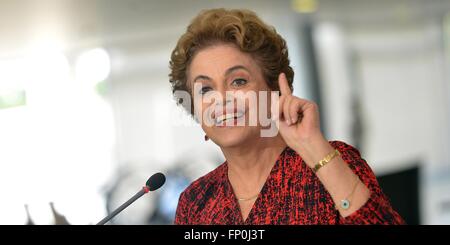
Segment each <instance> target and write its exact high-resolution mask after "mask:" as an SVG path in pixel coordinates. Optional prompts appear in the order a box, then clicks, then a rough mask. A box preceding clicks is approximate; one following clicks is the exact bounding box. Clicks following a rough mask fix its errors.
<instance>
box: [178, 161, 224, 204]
mask: <svg viewBox="0 0 450 245" xmlns="http://www.w3.org/2000/svg"><path fill="white" fill-rule="evenodd" d="M225 171H226V163H222V164H221V165H219V166H218V167H217V168H215V169H214V170H212V171H211V172H209V173H207V174H205V175H204V176H201V177H200V178H198V179H196V180H195V181H193V182H192V183H191V184H190V185H189V186H188V187H187V188H186V189H185V190H184V191H183V192H182V193H181V195H180V201H181V200H182V199H184V201H186V202H191V203H192V202H194V201H195V200H199V199H203V197H205V196H208V195H210V194H212V193H210V192H211V191H214V190H215V189H217V187H218V186H220V184H222V183H223V181H224V178H225V177H226V175H225V174H226V173H225Z"/></svg>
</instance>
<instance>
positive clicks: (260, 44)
mask: <svg viewBox="0 0 450 245" xmlns="http://www.w3.org/2000/svg"><path fill="white" fill-rule="evenodd" d="M221 43H223V44H233V45H234V46H236V47H237V48H239V50H240V51H242V52H244V53H248V54H250V55H251V56H252V57H253V58H254V59H255V60H256V61H257V62H258V64H259V66H260V67H261V70H262V72H263V77H264V79H265V80H266V82H267V85H268V86H269V88H270V89H272V90H274V91H277V90H279V88H278V75H279V74H280V73H282V72H283V73H285V74H286V78H287V80H288V84H289V86H290V87H291V89H293V87H292V82H293V79H294V71H293V69H292V67H291V66H290V65H289V55H288V49H287V45H286V41H285V40H284V39H283V38H282V37H281V36H280V35H279V34H278V33H277V32H276V30H275V28H273V27H271V26H268V25H267V24H265V23H264V22H263V21H262V20H261V19H260V18H259V17H258V16H257V15H256V14H255V13H254V12H253V11H250V10H244V9H230V10H228V9H224V8H219V9H209V10H203V11H201V12H200V13H199V14H198V15H197V16H196V17H195V18H194V19H193V20H192V21H191V23H190V24H189V26H188V27H187V30H186V32H185V33H184V34H183V35H182V36H181V37H180V39H179V40H178V43H177V45H176V47H175V49H174V50H173V51H172V55H171V58H170V63H169V64H170V65H169V67H170V70H171V71H170V74H169V81H170V83H171V86H172V92H173V94H174V97H175V100H176V101H177V103H178V104H180V103H181V101H180V98H177V96H176V93H175V91H187V92H189V93H191V91H190V90H191V88H190V86H189V84H188V81H187V72H188V68H189V64H190V62H191V61H192V58H193V57H194V55H195V54H196V52H198V51H199V50H201V49H204V48H206V47H209V46H213V45H216V44H221ZM184 106H185V108H186V109H187V110H190V112H191V114H192V113H193V103H191V105H184ZM189 107H190V108H189Z"/></svg>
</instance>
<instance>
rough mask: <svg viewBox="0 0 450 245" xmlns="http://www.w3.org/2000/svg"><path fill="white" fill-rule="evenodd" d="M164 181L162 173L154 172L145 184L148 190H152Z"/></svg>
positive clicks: (164, 177)
mask: <svg viewBox="0 0 450 245" xmlns="http://www.w3.org/2000/svg"><path fill="white" fill-rule="evenodd" d="M165 182H166V176H164V174H162V173H156V174H154V175H152V176H151V177H150V178H149V179H148V180H147V182H146V183H145V185H146V186H147V187H148V189H149V191H154V190H157V189H159V188H160V187H161V186H162V185H164V183H165Z"/></svg>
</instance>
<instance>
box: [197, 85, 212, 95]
mask: <svg viewBox="0 0 450 245" xmlns="http://www.w3.org/2000/svg"><path fill="white" fill-rule="evenodd" d="M209 91H211V87H203V88H202V89H200V94H206V93H208V92H209Z"/></svg>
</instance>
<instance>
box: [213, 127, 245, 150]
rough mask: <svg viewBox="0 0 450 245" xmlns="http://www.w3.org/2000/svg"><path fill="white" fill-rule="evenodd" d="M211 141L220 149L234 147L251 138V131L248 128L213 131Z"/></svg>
mask: <svg viewBox="0 0 450 245" xmlns="http://www.w3.org/2000/svg"><path fill="white" fill-rule="evenodd" d="M213 131H215V132H211V134H210V135H211V137H210V138H211V139H212V140H213V141H214V143H216V144H217V145H218V146H220V147H225V148H228V147H236V146H240V145H243V144H245V143H246V142H247V141H248V140H249V139H250V138H252V137H251V135H252V133H251V131H252V129H250V128H249V127H228V128H220V129H214V130H213Z"/></svg>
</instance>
